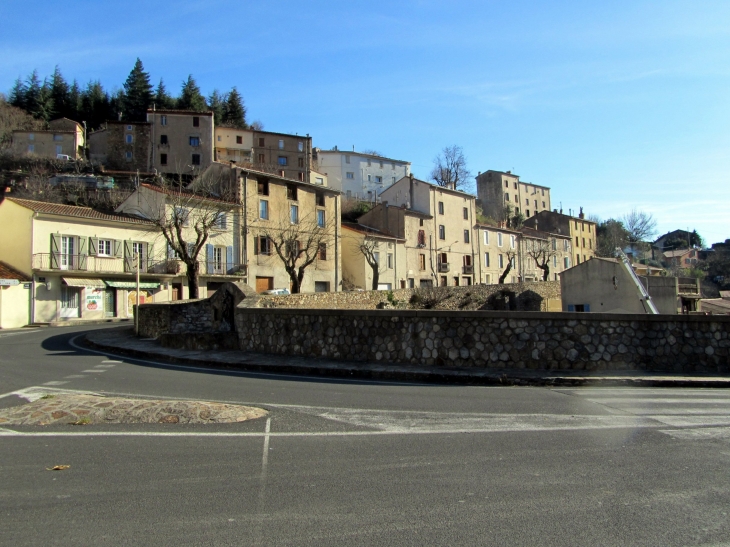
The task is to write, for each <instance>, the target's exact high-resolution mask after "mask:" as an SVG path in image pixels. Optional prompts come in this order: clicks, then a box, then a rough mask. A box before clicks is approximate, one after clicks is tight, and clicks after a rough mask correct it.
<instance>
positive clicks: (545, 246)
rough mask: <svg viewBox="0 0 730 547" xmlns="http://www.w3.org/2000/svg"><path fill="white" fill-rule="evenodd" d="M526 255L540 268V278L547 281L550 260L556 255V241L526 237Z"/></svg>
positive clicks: (553, 239) (552, 238)
mask: <svg viewBox="0 0 730 547" xmlns="http://www.w3.org/2000/svg"><path fill="white" fill-rule="evenodd" d="M526 244H527V245H526V247H527V256H529V257H530V258H532V259H533V260H534V261H535V265H536V266H537V267H538V268H540V269H541V270H542V280H543V281H547V280H548V279H549V277H550V261H551V260H552V259H553V257H554V256H558V254H559V251H558V241H557V240H556V239H555V238H554V237H551V238H550V239H531V238H530V239H527V240H526Z"/></svg>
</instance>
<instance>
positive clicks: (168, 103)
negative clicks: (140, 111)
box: [154, 78, 175, 110]
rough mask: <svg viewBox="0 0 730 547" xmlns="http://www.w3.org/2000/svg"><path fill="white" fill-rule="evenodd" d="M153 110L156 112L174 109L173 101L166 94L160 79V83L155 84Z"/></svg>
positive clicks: (163, 83)
mask: <svg viewBox="0 0 730 547" xmlns="http://www.w3.org/2000/svg"><path fill="white" fill-rule="evenodd" d="M154 103H155V108H157V109H158V110H169V109H172V108H175V99H174V98H173V97H172V96H171V95H170V94H169V93H168V92H167V88H166V87H165V82H163V81H162V78H160V83H159V84H157V89H156V90H155V98H154Z"/></svg>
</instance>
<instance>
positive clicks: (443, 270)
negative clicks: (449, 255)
mask: <svg viewBox="0 0 730 547" xmlns="http://www.w3.org/2000/svg"><path fill="white" fill-rule="evenodd" d="M438 269H439V272H440V273H446V272H448V271H449V263H448V262H439V263H438Z"/></svg>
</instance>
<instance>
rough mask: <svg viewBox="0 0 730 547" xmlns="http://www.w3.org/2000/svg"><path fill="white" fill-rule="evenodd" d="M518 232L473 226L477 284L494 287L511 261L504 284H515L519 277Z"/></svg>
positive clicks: (481, 225)
mask: <svg viewBox="0 0 730 547" xmlns="http://www.w3.org/2000/svg"><path fill="white" fill-rule="evenodd" d="M520 236H521V234H520V232H517V231H515V230H511V229H509V228H501V227H498V226H491V225H487V224H478V223H477V224H476V225H475V239H476V244H477V256H478V260H477V261H476V264H477V279H476V282H477V283H483V284H486V285H494V284H497V283H499V278H500V277H501V275H502V274H503V273H504V271H505V270H506V269H507V266H508V264H509V262H510V260H511V261H512V268H511V269H510V271H509V272H508V273H507V277H506V278H505V280H504V282H505V283H517V282H518V281H519V277H520V267H521V264H522V263H521V261H520V258H521V256H520V252H519V251H520Z"/></svg>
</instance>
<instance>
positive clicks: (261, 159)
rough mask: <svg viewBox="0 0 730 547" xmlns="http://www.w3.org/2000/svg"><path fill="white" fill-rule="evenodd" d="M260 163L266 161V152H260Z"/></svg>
mask: <svg viewBox="0 0 730 547" xmlns="http://www.w3.org/2000/svg"><path fill="white" fill-rule="evenodd" d="M258 157H259V163H266V156H265V155H264V154H259V155H258Z"/></svg>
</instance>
